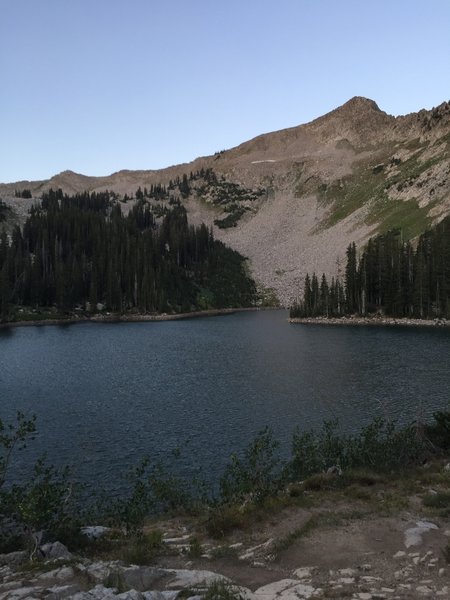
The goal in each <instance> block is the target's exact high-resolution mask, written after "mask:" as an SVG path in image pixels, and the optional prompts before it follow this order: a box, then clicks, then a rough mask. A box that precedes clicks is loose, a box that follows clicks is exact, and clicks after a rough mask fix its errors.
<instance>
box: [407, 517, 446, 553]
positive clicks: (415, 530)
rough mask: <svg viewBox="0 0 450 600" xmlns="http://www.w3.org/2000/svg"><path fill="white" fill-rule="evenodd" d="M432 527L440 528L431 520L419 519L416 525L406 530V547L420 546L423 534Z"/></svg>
mask: <svg viewBox="0 0 450 600" xmlns="http://www.w3.org/2000/svg"><path fill="white" fill-rule="evenodd" d="M431 529H439V527H438V526H437V525H436V524H435V523H431V522H430V521H417V523H416V526H415V527H410V528H409V529H407V530H406V531H405V546H406V548H410V547H411V546H420V544H421V543H422V537H423V535H424V534H425V533H426V532H427V531H430V530H431Z"/></svg>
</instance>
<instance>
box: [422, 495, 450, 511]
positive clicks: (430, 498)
mask: <svg viewBox="0 0 450 600" xmlns="http://www.w3.org/2000/svg"><path fill="white" fill-rule="evenodd" d="M422 503H423V505H424V506H428V507H429V508H438V509H442V508H445V509H450V492H437V493H436V494H427V495H426V496H424V497H423V498H422Z"/></svg>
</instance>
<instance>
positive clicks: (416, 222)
mask: <svg viewBox="0 0 450 600" xmlns="http://www.w3.org/2000/svg"><path fill="white" fill-rule="evenodd" d="M431 207H432V205H431V204H429V205H428V206H427V207H424V208H421V207H420V206H419V204H418V202H417V201H416V200H391V199H390V198H389V197H388V196H387V195H384V197H383V198H379V199H378V200H377V201H376V202H374V203H372V205H371V207H370V212H369V215H368V217H367V218H366V220H365V222H366V224H368V225H372V224H377V223H378V227H377V232H378V233H386V232H387V231H390V230H392V229H395V228H397V229H401V231H402V235H403V239H404V240H410V239H413V238H415V237H416V236H418V235H420V234H421V233H423V231H425V229H427V228H428V227H429V226H430V225H431V219H430V217H429V216H428V212H429V210H430V208H431Z"/></svg>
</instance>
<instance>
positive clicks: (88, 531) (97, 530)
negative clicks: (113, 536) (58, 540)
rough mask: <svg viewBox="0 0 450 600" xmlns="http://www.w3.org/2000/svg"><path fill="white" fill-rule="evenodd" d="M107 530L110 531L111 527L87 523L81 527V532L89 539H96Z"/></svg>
mask: <svg viewBox="0 0 450 600" xmlns="http://www.w3.org/2000/svg"><path fill="white" fill-rule="evenodd" d="M108 531H111V528H110V527H103V525H89V526H87V527H82V528H81V533H82V534H83V535H85V536H86V537H87V538H89V539H90V540H97V539H98V538H101V537H103V536H104V535H105V534H106V533H108Z"/></svg>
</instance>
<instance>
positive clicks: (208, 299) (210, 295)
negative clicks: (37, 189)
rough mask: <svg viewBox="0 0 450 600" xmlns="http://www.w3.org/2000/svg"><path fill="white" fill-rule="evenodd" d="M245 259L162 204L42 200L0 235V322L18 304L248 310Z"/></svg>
mask: <svg viewBox="0 0 450 600" xmlns="http://www.w3.org/2000/svg"><path fill="white" fill-rule="evenodd" d="M255 292H256V290H255V284H254V282H253V280H252V279H251V278H250V277H249V276H248V275H247V273H246V270H245V265H244V258H243V257H242V256H241V255H240V254H238V253H237V252H235V251H233V250H231V249H230V248H227V247H226V246H225V245H224V244H222V243H221V242H219V241H216V240H214V236H213V233H212V230H210V229H208V228H207V227H206V226H205V225H200V226H198V227H194V226H190V225H188V221H187V217H186V211H185V209H184V208H183V207H182V206H181V205H180V203H179V202H178V201H177V200H176V199H174V198H171V199H170V201H169V202H167V203H165V204H161V203H157V202H153V203H151V202H150V201H148V200H147V199H146V198H144V197H143V195H142V196H141V197H140V198H138V200H137V202H136V203H135V205H134V206H133V207H132V208H131V210H130V211H129V212H128V214H127V215H125V214H123V212H122V209H121V204H120V203H119V202H117V201H116V198H115V194H114V193H112V192H107V191H106V192H102V193H87V192H86V193H82V194H76V195H75V196H71V197H69V196H67V195H64V194H63V193H62V191H61V190H58V191H53V190H50V191H49V192H48V193H46V194H44V195H43V197H42V200H41V204H40V205H37V206H34V207H33V208H32V209H31V211H30V215H29V217H28V219H27V221H26V223H25V225H24V227H23V229H22V230H21V229H20V228H19V227H16V228H15V229H14V230H13V231H12V233H11V235H10V236H8V235H7V234H6V232H3V233H2V234H1V236H0V319H1V320H3V321H10V320H14V319H15V318H16V317H17V308H18V307H54V308H55V309H56V310H58V311H59V312H60V313H62V312H70V311H73V310H74V309H76V308H78V309H82V310H89V311H91V312H96V311H97V310H101V309H104V310H107V311H111V312H114V313H120V312H126V311H135V312H139V313H162V312H170V313H177V312H189V311H193V310H201V309H208V308H224V307H242V306H251V305H252V304H253V303H254V301H255Z"/></svg>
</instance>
